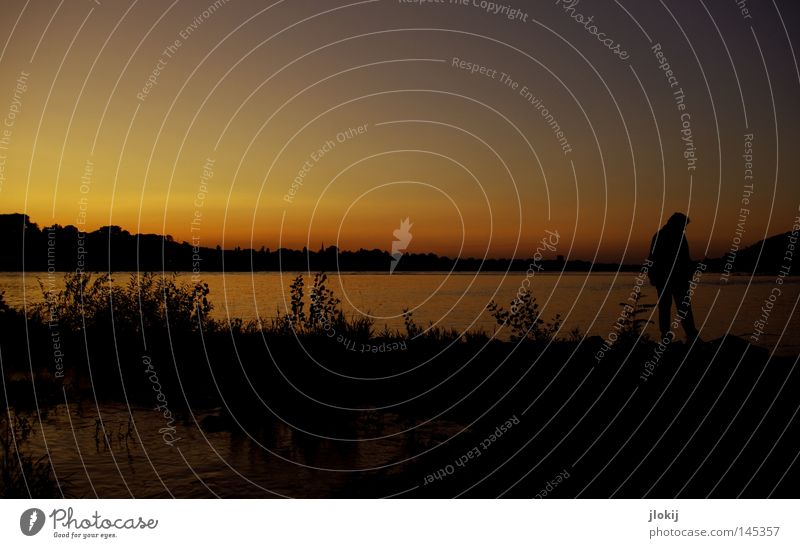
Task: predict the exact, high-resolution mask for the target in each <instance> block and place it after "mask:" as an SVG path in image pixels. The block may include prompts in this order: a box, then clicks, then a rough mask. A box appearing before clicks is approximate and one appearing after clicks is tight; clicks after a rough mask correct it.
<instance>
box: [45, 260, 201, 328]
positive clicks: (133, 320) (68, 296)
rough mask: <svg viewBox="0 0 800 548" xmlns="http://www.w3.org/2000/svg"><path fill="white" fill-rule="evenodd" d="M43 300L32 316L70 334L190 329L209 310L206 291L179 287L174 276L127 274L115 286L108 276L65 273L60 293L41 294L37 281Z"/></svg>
mask: <svg viewBox="0 0 800 548" xmlns="http://www.w3.org/2000/svg"><path fill="white" fill-rule="evenodd" d="M40 286H41V288H42V294H43V296H44V300H43V302H41V303H39V304H37V305H35V306H34V307H33V309H32V312H31V315H32V317H33V318H35V319H37V320H39V321H41V322H42V323H47V322H48V321H50V320H51V319H56V320H58V322H59V324H60V325H61V326H62V327H63V328H64V329H68V330H72V331H78V330H81V329H82V328H83V327H84V326H86V327H92V326H107V325H110V324H111V322H112V320H113V322H114V324H115V325H117V326H119V327H120V328H124V329H126V330H132V331H135V332H138V331H141V330H142V329H145V330H148V329H158V328H162V327H163V326H164V325H166V323H167V322H169V325H170V327H171V328H176V329H188V330H192V329H196V328H198V327H199V326H200V325H201V321H202V320H205V319H206V318H207V317H208V315H209V314H210V312H211V310H212V308H213V307H212V304H211V302H210V301H209V300H208V295H209V293H210V290H209V288H208V284H204V283H196V284H191V283H179V282H178V280H177V275H176V274H172V275H170V276H164V275H156V274H154V273H144V274H131V276H130V280H129V281H128V283H127V284H126V285H124V286H115V285H114V284H113V280H112V278H111V276H110V275H109V274H100V275H98V276H96V277H95V278H93V277H92V275H91V274H87V273H68V274H66V275H65V276H64V289H62V290H60V291H57V292H51V291H47V290H46V289H45V287H44V285H43V284H42V283H41V282H40Z"/></svg>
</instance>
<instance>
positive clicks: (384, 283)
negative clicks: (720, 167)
mask: <svg viewBox="0 0 800 548" xmlns="http://www.w3.org/2000/svg"><path fill="white" fill-rule="evenodd" d="M128 276H129V274H125V273H120V274H116V275H115V276H114V279H115V282H117V283H126V282H127V280H128ZM294 276H296V273H291V272H258V273H249V272H234V273H205V274H203V275H202V279H203V280H204V281H205V282H207V283H208V285H209V287H210V288H211V295H210V298H211V301H212V303H213V304H214V306H215V310H214V312H213V315H214V316H215V317H216V318H218V319H224V318H226V317H239V318H243V319H245V320H252V319H256V318H261V319H262V320H263V321H267V322H268V321H269V320H270V319H272V318H275V317H276V315H277V314H278V313H279V311H285V310H286V305H287V303H288V302H289V294H288V287H289V284H290V283H291V281H292V279H293V278H294ZM636 276H637V273H620V274H616V275H615V274H613V273H565V274H556V273H541V274H536V275H535V276H534V277H533V278H532V284H531V287H532V289H533V294H534V296H535V297H536V299H537V302H538V303H539V304H540V306H541V307H542V313H543V318H547V319H549V318H551V317H552V316H555V315H556V314H560V315H561V317H562V320H563V326H562V334H563V335H564V336H567V334H568V333H569V331H570V330H572V329H573V328H578V329H580V330H581V332H582V333H586V334H589V335H600V336H601V337H603V338H606V337H607V336H608V335H609V333H610V331H611V330H612V325H613V324H614V322H615V320H616V319H617V318H618V317H619V315H620V312H621V310H622V306H621V304H620V303H622V302H623V301H625V300H626V299H627V298H628V295H629V294H630V292H631V289H632V288H633V287H634V285H635V280H636ZM46 277H47V274H46V273H26V274H25V275H24V277H23V275H22V274H20V273H0V289H1V290H5V292H6V295H5V298H6V301H7V302H8V303H9V304H11V305H13V306H16V307H21V306H22V305H23V304H24V303H25V301H26V299H27V301H28V302H36V301H40V300H41V298H42V297H41V290H40V288H39V283H38V280H43V281H44V280H45V279H46ZM56 277H57V278H56V281H57V282H61V277H62V275H61V274H56ZM179 277H180V278H181V279H183V280H185V281H187V282H188V281H190V279H191V276H190V275H189V274H180V275H179ZM524 279H525V274H524V273H523V272H511V273H508V274H506V275H504V274H502V273H481V274H475V273H453V274H447V273H414V274H409V273H396V274H393V275H388V274H385V273H342V274H331V275H329V281H328V286H329V288H330V289H332V290H333V291H334V292H335V294H336V296H337V297H339V298H340V299H341V300H342V308H343V309H344V310H345V312H346V313H347V314H348V316H351V315H355V316H360V315H366V316H370V317H372V318H373V319H374V320H375V326H376V328H377V329H380V328H382V327H383V326H388V327H389V328H391V329H402V328H403V318H402V313H403V310H404V309H406V308H407V309H409V310H410V311H412V312H413V317H414V321H415V322H416V323H417V324H418V325H420V326H428V325H429V324H432V325H436V326H440V327H444V328H455V329H458V330H462V331H463V330H468V329H483V330H485V331H487V332H489V333H492V332H494V331H495V328H496V325H495V323H494V320H493V319H492V317H491V316H490V315H489V314H488V312H487V311H486V305H487V304H489V302H491V301H492V300H495V301H497V302H498V303H499V304H501V305H504V306H505V307H506V308H508V306H509V304H510V302H511V300H512V299H513V298H514V297H515V295H516V294H517V291H518V289H519V288H520V286H521V284H522V281H523V280H524ZM310 282H311V278H310V277H308V276H307V277H306V283H307V285H309V284H310ZM57 286H63V284H60V283H57ZM775 288H777V289H779V290H780V291H781V293H780V295H776V293H777V291H776V290H775ZM770 294H772V295H773V298H774V301H773V303H772V304H773V307H772V310H771V311H770V315H769V320H768V323H767V325H766V327H765V328H764V334H763V335H761V336H760V338H759V344H760V345H762V346H766V347H768V348H770V349H774V350H775V351H776V353H778V354H798V353H800V316H799V315H798V314H797V313H796V310H795V306H796V303H797V301H798V297H799V296H800V280H798V278H796V277H795V278H787V279H786V280H784V283H783V284H782V285H780V286H777V285H776V280H775V277H774V276H755V277H752V278H751V277H750V276H738V277H737V276H733V277H731V278H730V281H729V282H728V283H723V282H721V281H720V279H719V275H718V274H714V273H708V274H705V275H704V277H703V278H702V280H701V283H700V284H699V286H698V288H697V290H696V294H695V297H694V301H693V306H694V311H695V320H696V323H697V326H698V328H699V329H700V332H701V337H702V338H704V339H709V340H710V339H716V338H718V337H721V336H723V335H725V334H726V333H730V334H733V335H736V336H739V337H743V338H747V337H750V335H752V334H753V330H754V326H753V323H754V322H755V321H757V320H758V319H759V318H760V317H761V315H762V312H761V309H762V307H763V306H764V303H765V301H767V300H768V299H769V298H770ZM642 295H643V297H642V299H641V302H642V303H655V289H654V288H653V287H651V286H649V285H646V284H645V286H644V290H643V293H642ZM648 314H649V313H648ZM653 319H654V320H655V316H653ZM648 333H650V334H651V335H657V334H658V333H657V328H656V327H655V326H654V325H650V326H648ZM500 336H503V335H502V333H501V334H500ZM679 336H682V333H679Z"/></svg>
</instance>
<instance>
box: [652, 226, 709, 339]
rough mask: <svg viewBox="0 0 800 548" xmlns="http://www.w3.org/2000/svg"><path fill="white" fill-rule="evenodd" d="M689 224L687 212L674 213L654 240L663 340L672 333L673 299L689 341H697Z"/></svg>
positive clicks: (654, 264)
mask: <svg viewBox="0 0 800 548" xmlns="http://www.w3.org/2000/svg"><path fill="white" fill-rule="evenodd" d="M689 222H690V221H689V217H687V216H686V215H684V214H683V213H673V214H672V216H671V217H670V218H669V220H668V221H667V224H665V225H664V226H663V227H662V228H661V230H659V231H658V232H656V233H655V234H654V235H653V239H652V240H651V241H650V257H649V260H650V261H651V266H650V270H649V274H650V283H651V284H652V285H654V286H655V287H656V291H657V293H658V327H659V329H660V330H661V338H662V339H664V338H665V337H669V336H670V334H672V330H671V329H670V324H671V320H670V314H671V312H672V301H673V300H674V301H675V308H676V309H677V311H678V317H680V318H681V326H682V327H683V330H684V332H685V333H686V337H687V340H689V341H691V340H694V339H696V338H697V335H698V332H697V328H696V327H695V325H694V316H693V314H692V304H691V299H690V298H689V295H688V292H689V282H690V280H691V277H692V269H693V266H694V263H693V262H692V259H691V257H690V256H689V244H688V243H687V241H686V235H685V234H684V231H685V230H686V225H688V224H689Z"/></svg>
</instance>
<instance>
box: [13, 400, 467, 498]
mask: <svg viewBox="0 0 800 548" xmlns="http://www.w3.org/2000/svg"><path fill="white" fill-rule="evenodd" d="M214 412H215V410H212V411H206V412H201V413H196V414H195V415H194V416H186V417H182V419H181V420H180V421H178V422H177V423H176V424H175V426H176V432H177V437H179V438H180V441H178V442H177V443H176V444H175V445H173V446H169V445H167V444H165V443H163V441H162V438H161V435H160V434H159V433H158V429H159V428H160V427H162V426H163V417H162V416H161V415H160V414H159V413H157V412H154V411H153V410H152V409H146V408H139V407H130V408H129V407H128V406H126V405H123V404H107V403H105V404H100V405H95V403H94V402H84V403H70V404H69V405H66V404H64V405H59V406H56V407H55V408H51V409H48V410H47V411H46V414H44V417H43V418H44V420H43V421H42V427H41V429H40V427H39V424H38V421H37V420H36V419H33V421H34V422H33V424H34V426H35V431H36V433H37V435H36V436H35V440H34V439H32V441H31V442H30V444H29V445H28V446H27V447H26V449H27V450H28V451H31V453H32V454H36V455H44V454H45V453H47V452H49V455H50V462H51V463H52V467H53V471H54V473H55V474H56V476H57V478H58V480H59V482H61V483H62V485H63V489H64V493H65V495H67V496H69V497H81V498H86V497H89V498H94V497H101V498H104V497H106V498H107V497H131V496H134V497H136V498H150V497H170V496H174V497H181V498H196V497H206V498H213V497H214V496H220V497H236V498H241V497H248V496H249V497H273V496H279V497H316V498H319V497H325V496H331V495H336V494H337V493H338V494H347V493H349V494H352V490H353V485H352V483H353V482H354V481H358V479H359V475H363V473H364V472H369V471H372V472H375V471H376V469H378V471H377V473H378V474H383V475H392V474H399V473H401V472H402V471H403V470H404V469H405V467H406V466H407V464H406V462H407V459H408V457H409V455H414V454H418V453H419V452H421V451H424V450H426V449H431V448H433V447H435V446H436V445H439V444H441V443H443V442H445V441H446V440H447V439H449V438H451V437H452V436H453V435H455V434H456V433H458V432H459V431H460V430H461V427H459V426H458V425H456V424H454V423H450V422H448V421H442V420H439V421H435V422H429V423H427V424H423V425H419V426H416V427H415V428H409V426H410V425H408V424H406V423H404V422H403V421H401V420H399V419H398V417H397V416H396V415H393V414H391V413H384V414H382V415H381V416H377V415H376V416H374V417H370V416H365V417H362V418H361V419H360V420H359V421H358V422H357V423H356V424H353V425H352V426H351V428H352V432H351V433H350V435H351V436H352V438H354V439H360V440H363V441H358V442H334V441H331V440H326V439H321V438H315V439H312V438H309V437H307V436H303V435H299V434H297V433H296V431H294V430H293V429H292V428H291V427H289V426H287V425H285V424H283V423H281V422H278V421H275V422H273V423H270V424H269V425H267V426H265V427H264V428H263V429H260V430H259V431H257V432H256V431H252V430H251V431H248V432H247V433H246V434H245V433H243V432H242V431H241V430H238V429H236V431H234V432H209V431H208V428H207V427H205V426H204V425H203V422H202V421H203V419H204V418H205V417H206V416H208V415H209V414H212V413H214ZM129 417H130V418H131V421H130V422H129ZM39 432H41V433H43V436H41V435H39ZM103 432H105V434H106V435H105V436H103ZM365 438H366V439H365ZM362 479H363V478H362ZM393 494H394V493H389V492H386V493H382V495H383V496H389V495H393Z"/></svg>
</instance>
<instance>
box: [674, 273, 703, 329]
mask: <svg viewBox="0 0 800 548" xmlns="http://www.w3.org/2000/svg"><path fill="white" fill-rule="evenodd" d="M673 295H674V298H675V308H676V309H677V311H678V313H679V314H680V317H681V327H683V331H684V333H686V339H687V341H691V340H692V339H695V338H696V337H697V328H696V327H695V325H694V314H693V313H692V301H691V299H690V298H689V297H688V295H689V284H681V285H678V286H676V287H675V290H674V291H673Z"/></svg>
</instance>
